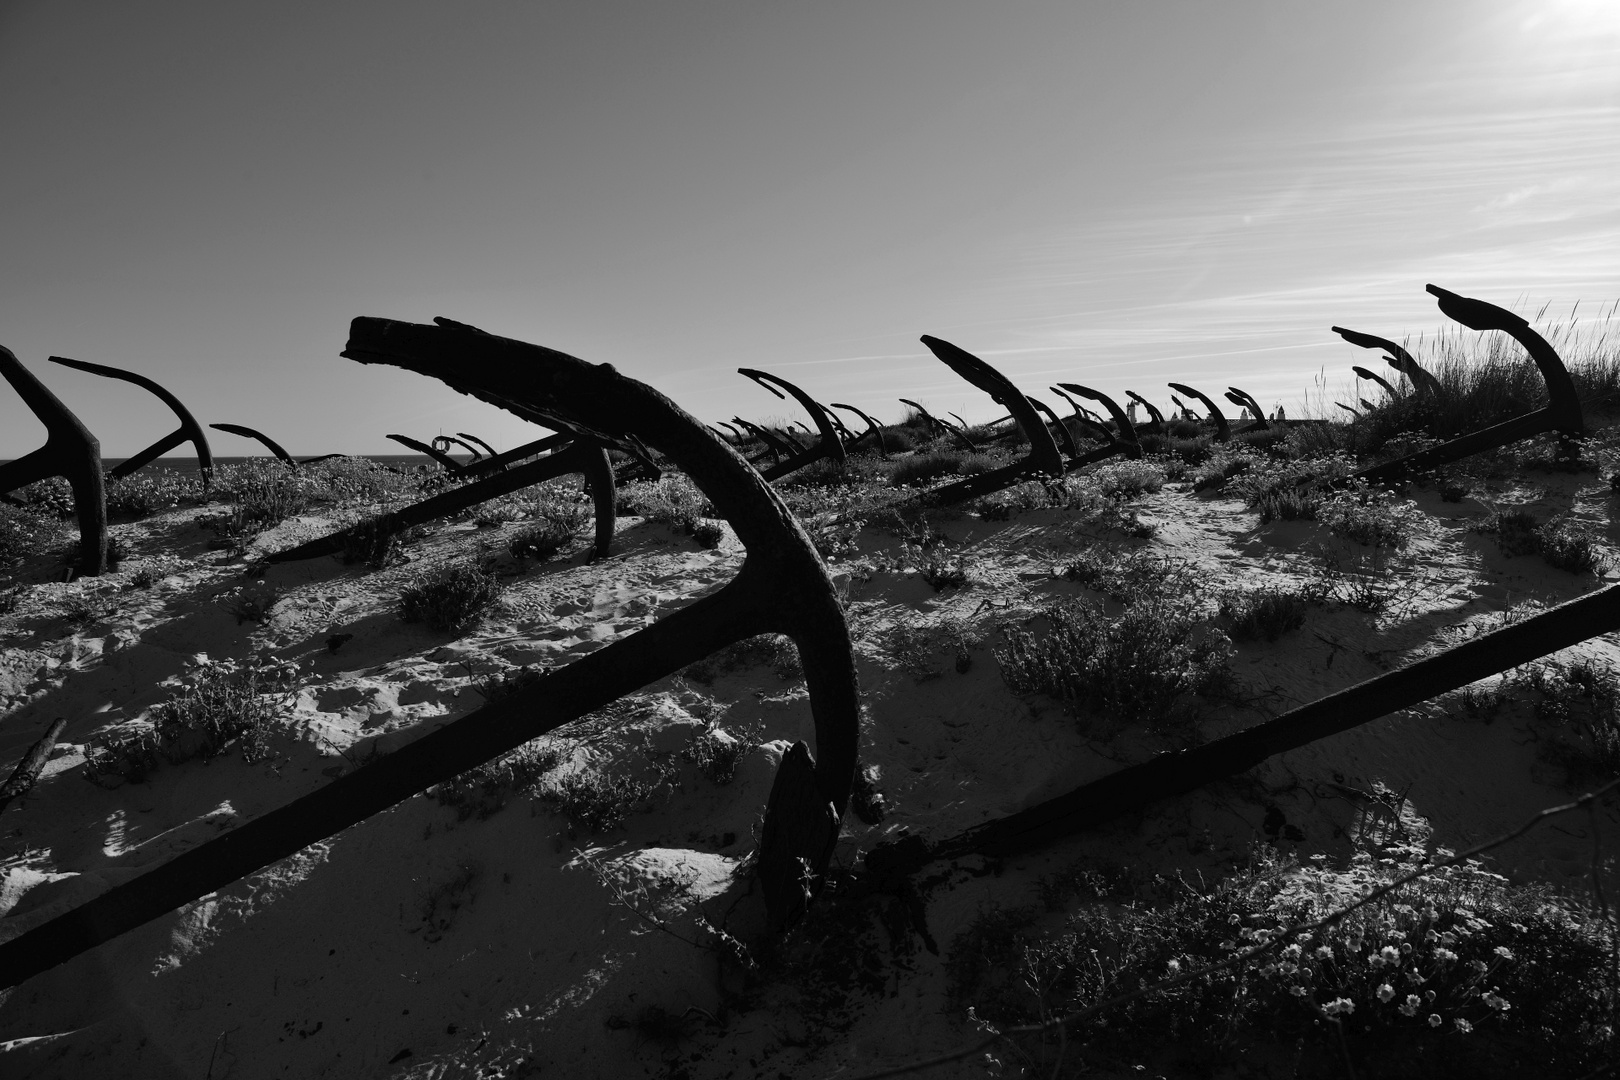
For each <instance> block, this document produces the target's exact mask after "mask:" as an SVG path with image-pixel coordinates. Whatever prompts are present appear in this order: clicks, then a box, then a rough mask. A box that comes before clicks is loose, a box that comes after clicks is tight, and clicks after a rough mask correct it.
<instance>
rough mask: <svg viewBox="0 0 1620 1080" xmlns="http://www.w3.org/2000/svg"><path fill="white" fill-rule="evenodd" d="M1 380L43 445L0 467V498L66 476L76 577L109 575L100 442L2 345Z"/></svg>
mask: <svg viewBox="0 0 1620 1080" xmlns="http://www.w3.org/2000/svg"><path fill="white" fill-rule="evenodd" d="M0 375H4V376H5V377H6V381H7V382H9V383H10V384H11V388H12V389H13V390H15V391H17V396H18V397H20V398H22V399H23V404H25V405H27V406H28V410H29V411H30V412H32V413H33V414H34V415H35V416H37V417H39V420H40V423H42V424H44V425H45V445H44V446H41V447H40V448H39V449H37V450H34V451H32V452H31V453H28V454H25V455H23V456H22V457H20V458H18V459H17V460H16V461H8V462H6V463H5V464H4V465H0V495H7V494H9V493H11V492H13V491H16V490H17V489H18V488H20V487H27V486H28V485H29V484H32V483H35V482H37V481H40V480H45V479H48V478H50V477H52V476H60V477H62V478H63V479H64V480H66V481H67V482H68V487H70V488H71V489H72V490H73V512H74V514H75V516H76V517H77V518H78V521H79V563H78V566H77V567H76V568H75V572H76V573H79V574H83V575H88V576H95V575H98V574H104V573H106V571H107V482H106V478H105V477H103V475H102V472H101V443H100V442H98V441H97V439H96V437H95V436H94V435H92V434H90V429H89V428H87V427H85V426H84V423H83V422H82V421H80V419H79V418H78V417H77V416H74V415H73V413H72V411H71V410H69V409H68V407H67V406H66V405H64V404H62V400H61V399H60V398H58V397H57V396H56V395H55V394H53V393H51V392H50V391H49V390H48V389H46V387H45V384H44V383H42V382H40V381H39V379H38V378H37V377H36V376H35V375H34V373H33V372H31V371H29V370H28V369H27V368H25V367H23V365H22V361H20V360H18V359H17V357H16V356H15V355H14V354H13V353H12V351H11V350H10V349H7V348H6V347H5V346H3V345H0Z"/></svg>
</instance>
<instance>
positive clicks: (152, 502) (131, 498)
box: [106, 469, 206, 521]
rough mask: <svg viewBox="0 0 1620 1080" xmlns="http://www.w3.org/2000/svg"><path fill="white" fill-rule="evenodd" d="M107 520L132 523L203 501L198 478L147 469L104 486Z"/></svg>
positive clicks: (162, 470) (108, 481)
mask: <svg viewBox="0 0 1620 1080" xmlns="http://www.w3.org/2000/svg"><path fill="white" fill-rule="evenodd" d="M106 492H107V516H108V517H109V518H111V519H113V520H115V521H136V520H139V519H141V518H148V517H151V516H152V515H153V514H159V513H162V512H163V511H165V510H172V509H174V508H175V507H176V506H180V505H182V504H188V505H190V504H196V503H200V502H202V501H203V499H204V498H205V497H206V496H205V495H204V494H203V487H202V478H201V477H199V476H188V475H184V474H181V473H176V472H171V471H170V470H168V469H149V470H143V471H141V472H137V473H135V474H134V475H132V476H125V477H120V478H118V479H116V480H115V479H112V478H111V477H109V478H108V479H107V482H106Z"/></svg>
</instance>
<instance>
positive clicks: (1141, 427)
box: [1125, 390, 1164, 435]
mask: <svg viewBox="0 0 1620 1080" xmlns="http://www.w3.org/2000/svg"><path fill="white" fill-rule="evenodd" d="M1125 396H1126V397H1128V398H1130V399H1131V400H1132V401H1134V402H1136V403H1137V404H1138V405H1140V406H1142V408H1144V409H1146V410H1147V414H1148V421H1147V423H1145V424H1137V425H1136V430H1137V431H1138V432H1144V431H1145V432H1148V433H1150V434H1153V435H1158V434H1161V433H1162V432H1163V431H1164V414H1163V413H1162V412H1160V411H1159V410H1158V408H1157V407H1155V406H1154V404H1153V402H1151V401H1149V400H1148V399H1147V398H1145V397H1143V396H1142V395H1141V394H1138V393H1137V392H1136V391H1135V390H1127V391H1125Z"/></svg>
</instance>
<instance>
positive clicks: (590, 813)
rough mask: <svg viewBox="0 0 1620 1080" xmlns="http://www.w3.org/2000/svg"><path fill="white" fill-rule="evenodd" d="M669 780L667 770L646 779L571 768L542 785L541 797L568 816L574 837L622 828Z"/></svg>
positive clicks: (569, 827) (569, 831) (570, 836)
mask: <svg viewBox="0 0 1620 1080" xmlns="http://www.w3.org/2000/svg"><path fill="white" fill-rule="evenodd" d="M667 780H668V775H667V774H666V773H660V774H658V775H657V776H656V777H655V778H653V779H651V780H643V779H638V778H636V777H631V776H622V775H621V776H615V775H613V774H611V773H606V772H587V771H581V772H572V773H567V774H565V775H563V776H559V777H556V778H555V779H553V780H551V781H549V782H548V783H546V784H545V785H544V786H542V787H541V789H540V797H541V799H543V800H544V801H545V802H547V803H548V804H550V805H551V807H552V808H553V809H555V810H556V811H557V812H558V813H560V814H562V815H563V817H565V818H567V819H568V836H569V838H570V839H573V838H575V837H577V836H579V835H581V834H584V835H590V834H594V833H601V832H607V831H608V830H609V829H617V828H619V827H620V826H621V825H623V824H624V822H625V819H626V818H628V817H629V816H630V815H631V814H632V813H635V812H637V811H639V810H642V809H645V808H646V806H647V804H648V803H649V802H650V801H651V799H652V797H653V795H654V794H655V793H656V792H657V791H658V789H659V788H660V787H662V786H663V784H664V783H665V782H666V781H667Z"/></svg>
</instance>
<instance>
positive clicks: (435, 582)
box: [399, 562, 501, 633]
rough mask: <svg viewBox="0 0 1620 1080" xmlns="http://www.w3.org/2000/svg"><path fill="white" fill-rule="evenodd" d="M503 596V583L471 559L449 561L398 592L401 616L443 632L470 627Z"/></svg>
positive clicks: (458, 631)
mask: <svg viewBox="0 0 1620 1080" xmlns="http://www.w3.org/2000/svg"><path fill="white" fill-rule="evenodd" d="M500 595H501V583H500V581H499V579H497V578H496V577H495V575H494V574H488V573H485V572H484V571H483V570H481V569H479V567H478V566H477V565H476V564H475V563H472V562H457V563H449V564H447V565H445V566H443V567H441V568H440V569H439V570H437V571H434V572H433V573H430V574H425V575H422V576H420V577H418V578H417V579H416V580H415V581H414V582H412V583H411V584H410V585H407V586H406V587H405V588H404V589H403V590H402V591H401V592H400V594H399V604H400V616H401V617H402V618H403V619H404V620H405V621H406V622H425V623H427V624H428V626H429V628H431V629H433V630H437V631H439V632H441V633H443V632H456V633H460V632H462V631H465V630H468V629H470V628H471V627H472V626H473V625H474V624H475V623H477V621H478V620H479V618H480V617H482V616H483V614H484V613H485V612H486V611H488V610H489V609H490V608H491V607H492V606H493V605H494V603H495V601H496V600H497V599H499V598H500Z"/></svg>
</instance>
